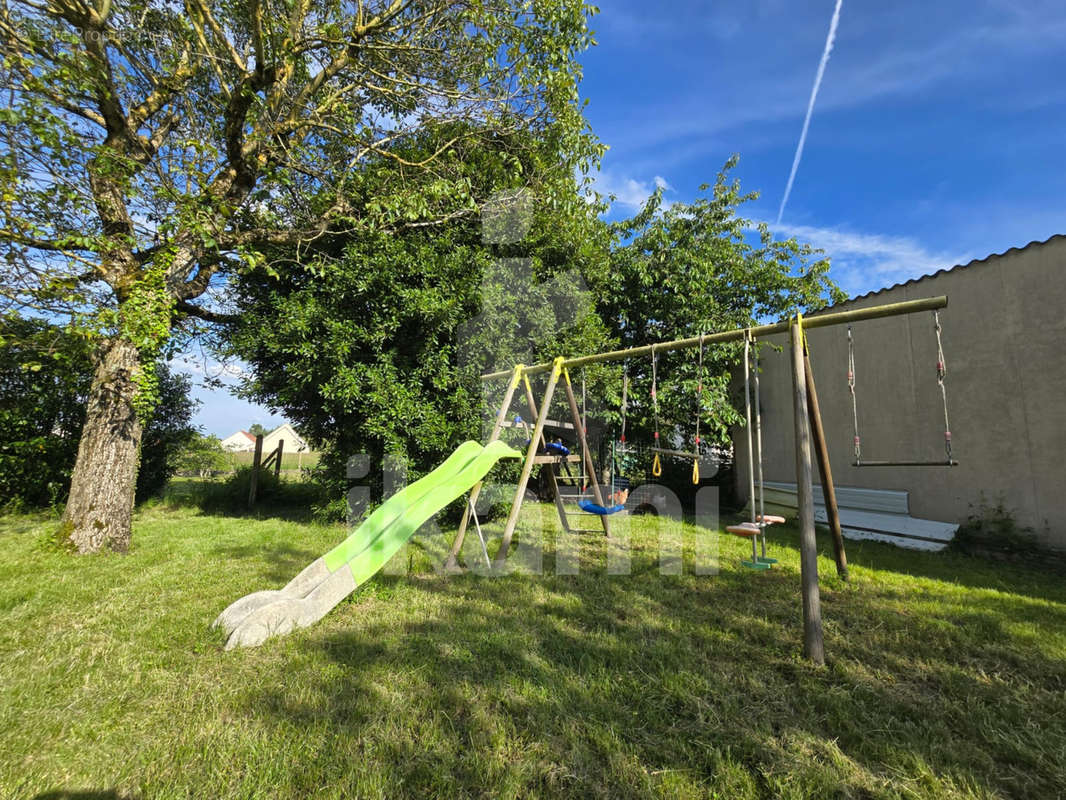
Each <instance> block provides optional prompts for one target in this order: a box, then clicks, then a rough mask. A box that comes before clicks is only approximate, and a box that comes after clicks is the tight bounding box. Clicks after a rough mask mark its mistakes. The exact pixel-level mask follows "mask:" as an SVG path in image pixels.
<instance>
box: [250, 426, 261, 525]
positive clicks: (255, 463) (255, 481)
mask: <svg viewBox="0 0 1066 800" xmlns="http://www.w3.org/2000/svg"><path fill="white" fill-rule="evenodd" d="M262 461H263V435H262V434H259V435H258V436H256V437H255V455H253V456H252V474H251V476H249V479H248V508H252V507H253V506H254V505H255V491H256V489H258V488H259V465H260V464H261V463H262Z"/></svg>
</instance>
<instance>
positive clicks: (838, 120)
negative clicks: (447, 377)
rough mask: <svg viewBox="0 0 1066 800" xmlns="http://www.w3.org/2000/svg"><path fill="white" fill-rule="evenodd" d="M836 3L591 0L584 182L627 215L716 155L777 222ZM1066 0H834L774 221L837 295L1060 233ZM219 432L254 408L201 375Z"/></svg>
mask: <svg viewBox="0 0 1066 800" xmlns="http://www.w3.org/2000/svg"><path fill="white" fill-rule="evenodd" d="M833 7H834V0H817V2H815V1H814V0H733V1H731V2H695V1H694V0H674V1H673V2H670V3H665V2H652V3H649V2H647V0H644V2H635V0H624V1H623V0H601V2H600V8H601V13H600V15H599V16H598V17H596V19H595V20H594V22H593V27H594V29H595V30H596V38H597V40H598V42H599V45H598V46H597V47H596V48H594V49H593V50H592V51H590V52H589V53H587V54H586V55H585V56H584V57H583V58H582V62H583V64H584V68H585V79H584V82H583V84H582V93H583V95H584V96H585V97H587V98H588V99H589V100H590V103H589V106H588V109H587V115H588V118H589V120H590V122H591V123H592V126H593V129H594V130H595V132H596V134H597V135H598V136H599V137H600V139H601V140H602V141H603V142H604V143H606V144H607V145H609V147H610V150H609V151H608V153H607V155H606V157H605V158H604V160H603V170H602V171H601V173H600V174H599V176H598V178H597V187H598V188H599V189H600V191H604V192H610V193H613V194H615V195H617V197H618V201H617V203H616V206H615V207H614V208H613V209H612V212H611V216H613V217H616V216H625V215H628V214H629V213H632V211H634V210H635V209H636V207H637V206H638V205H639V203H640V202H642V201H643V199H644V198H646V197H647V195H648V194H649V193H650V192H651V191H652V190H653V189H654V187H655V185H656V183H657V182H660V183H663V184H664V185H665V186H666V187H667V188H666V194H665V196H666V199H667V200H668V201H689V200H692V199H693V198H694V197H695V196H696V192H697V188H698V187H699V185H700V184H701V183H705V182H710V181H713V179H714V175H715V174H716V173H717V171H718V170H719V169H720V168H721V165H722V163H723V162H724V161H725V160H726V158H728V157H729V155H730V154H731V153H739V154H740V157H741V161H740V165H739V167H738V168H737V170H736V171H735V173H734V174H735V175H736V177H738V178H740V180H741V184H742V186H743V187H744V188H745V189H747V190H756V191H759V192H760V193H761V197H760V199H759V200H758V201H757V202H755V203H754V204H751V205H749V206H748V207H747V214H748V215H749V216H751V217H753V218H756V219H761V220H765V221H767V222H771V223H772V222H774V221H775V220H776V218H777V213H778V206H779V204H780V202H781V198H782V195H783V193H784V190H785V184H786V181H787V179H788V174H789V170H790V168H791V166H792V160H793V156H794V153H795V149H796V144H797V141H798V139H799V135H800V129H801V127H802V124H803V118H804V114H805V112H806V109H807V102H808V99H809V97H810V92H811V85H812V82H813V80H814V75H815V70H816V68H817V66H818V62H819V59H820V58H821V55H822V51H823V48H824V46H825V41H826V34H827V32H828V28H829V20H830V16H831V15H832V12H833ZM1064 188H1066V3H1064V2H1062V0H1054V1H1052V0H1011V1H1010V2H1008V1H1007V0H967V2H962V1H961V0H949V1H948V2H937V3H931V2H929V0H925V1H924V2H914V1H913V0H893V2H891V3H870V2H865V3H859V2H849V0H844V2H843V8H842V11H841V16H840V23H839V28H838V30H837V36H836V41H835V46H834V49H833V51H832V54H831V57H830V59H829V63H828V66H827V69H826V72H825V77H824V80H823V82H822V85H821V89H820V92H819V95H818V100H817V103H816V105H815V108H814V114H813V117H812V120H811V124H810V130H809V133H808V137H807V142H806V147H805V149H804V153H803V159H802V162H801V164H800V166H799V171H798V173H797V176H796V180H795V184H794V186H793V189H792V194H791V197H790V199H789V202H788V206H787V207H786V209H785V212H784V216H783V218H782V224H781V226H780V228H778V229H777V230H779V232H780V233H782V234H783V235H796V236H798V237H799V238H801V239H804V240H806V241H810V242H812V243H813V244H815V245H817V246H820V247H822V248H824V249H825V250H826V252H827V254H828V255H829V256H830V257H831V258H832V263H833V271H832V274H833V276H834V277H835V278H836V280H837V281H838V282H839V283H840V284H841V286H843V287H844V289H845V290H846V291H848V292H849V293H851V294H857V293H862V292H865V291H869V290H872V289H878V288H881V287H883V286H887V285H891V284H892V283H896V282H898V281H901V280H906V279H908V278H913V277H916V276H918V275H923V274H927V273H930V272H934V271H936V270H937V269H940V268H942V267H948V266H952V265H954V264H957V263H960V262H964V261H968V260H970V259H972V258H980V257H983V256H985V255H988V254H989V253H993V252H1002V251H1003V250H1006V249H1008V248H1010V247H1015V246H1021V245H1024V244H1026V243H1028V242H1030V241H1032V240H1035V239H1046V238H1047V237H1049V236H1051V235H1053V234H1055V233H1066V192H1064ZM197 394H198V396H200V397H201V399H203V400H205V403H204V405H203V407H202V408H201V410H200V412H199V415H198V417H197V422H198V424H200V425H202V426H204V428H205V429H206V430H207V431H208V432H210V433H217V434H220V435H226V434H229V433H231V432H232V431H234V430H236V429H237V428H239V427H247V426H248V425H250V424H252V423H253V422H260V423H262V424H265V425H268V426H269V425H272V424H279V423H280V421H281V420H280V418H278V417H275V416H272V415H271V414H270V413H269V412H268V411H267V410H265V409H261V408H258V407H256V406H253V405H251V404H248V403H245V402H243V401H241V400H238V399H236V398H233V397H231V396H229V395H227V394H226V393H225V391H220V390H216V391H211V392H208V391H207V390H204V389H200V390H198V391H197Z"/></svg>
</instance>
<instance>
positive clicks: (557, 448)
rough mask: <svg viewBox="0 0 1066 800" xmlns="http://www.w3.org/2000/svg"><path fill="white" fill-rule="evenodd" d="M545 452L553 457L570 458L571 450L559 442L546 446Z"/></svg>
mask: <svg viewBox="0 0 1066 800" xmlns="http://www.w3.org/2000/svg"><path fill="white" fill-rule="evenodd" d="M544 450H545V452H547V453H550V454H551V455H553V456H568V455H570V448H569V447H567V446H566V445H565V444H560V443H559V442H548V443H547V444H546V445H544Z"/></svg>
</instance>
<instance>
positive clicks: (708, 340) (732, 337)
mask: <svg viewBox="0 0 1066 800" xmlns="http://www.w3.org/2000/svg"><path fill="white" fill-rule="evenodd" d="M947 304H948V298H947V297H946V296H944V295H940V296H938V297H926V298H923V299H921V300H906V301H904V302H902V303H889V304H888V305H883V306H871V307H869V308H855V309H851V310H849V311H834V312H826V313H817V314H815V315H813V316H810V317H804V318H803V329H804V330H811V329H813V328H828V327H830V326H832V325H847V324H848V323H851V322H865V321H866V320H871V319H881V318H883V317H896V316H899V315H901V314H917V313H919V312H922V311H936V310H937V309H940V308H944V307H946V306H947ZM788 326H789V321H788V320H785V321H783V322H774V323H772V324H770V325H755V326H753V327H751V328H734V329H732V330H728V331H717V332H715V333H705V334H703V335H702V336H693V337H692V338H690V339H676V340H674V341H672V342H657V343H656V344H648V345H644V346H643V347H630V348H629V349H628V350H612V351H610V352H608V353H594V354H592V355H588V356H578V357H576V358H570V359H567V360H566V361H564V362H563V367H564V368H566V369H574V368H575V367H583V366H585V365H586V364H599V363H602V362H604V361H624V360H626V359H630V358H640V357H641V356H650V355H651V354H652V353H668V352H670V351H672V350H687V349H691V348H693V347H699V346H700V343H701V342H702V343H703V344H704V345H708V344H722V343H724V342H738V341H741V340H743V338H744V336H745V333H746V332H747V331H750V332H751V335H752V336H753V337H755V338H756V339H760V338H762V337H764V336H773V335H774V334H777V333H788ZM551 368H552V362H545V363H543V364H535V365H533V366H531V367H525V368H524V369H523V370H522V372H523V374H525V375H538V374H540V373H542V372H550V371H551ZM513 374H514V369H513V368H512V369H507V370H501V371H500V372H490V373H487V374H485V375H482V376H481V380H483V381H493V380H499V379H500V378H509V377H511V376H512V375H513Z"/></svg>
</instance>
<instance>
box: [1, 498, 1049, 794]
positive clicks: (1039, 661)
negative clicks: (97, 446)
mask: <svg viewBox="0 0 1066 800" xmlns="http://www.w3.org/2000/svg"><path fill="white" fill-rule="evenodd" d="M536 511H537V508H536V507H532V508H531V509H530V510H528V511H527V518H526V520H524V522H525V523H526V524H527V525H528V524H529V520H530V519H531V518H532V515H533V514H534V513H535V512H536ZM616 524H617V528H616V529H617V531H618V532H619V533H626V532H628V534H629V535H630V537H631V540H632V545H633V548H632V566H633V571H632V574H630V575H626V576H613V575H606V574H605V569H604V561H605V559H604V545H603V541H602V539H600V538H597V537H592V536H590V537H588V538H586V539H585V540H584V544H585V547H584V549H583V552H582V564H581V572H580V574H579V575H577V576H554V575H553V574H552V573H553V571H554V570H553V566H554V552H553V549H552V547H551V543H550V542H549V543H548V545H549V546H548V547H546V548H545V552H544V565H545V567H546V570H545V574H544V575H535V574H528V573H526V572H522V571H519V572H516V573H514V574H511V575H509V576H506V577H497V578H489V577H483V576H478V575H474V574H467V575H463V576H459V577H444V576H439V575H436V574H434V573H433V572H432V571H424V572H421V573H419V574H413V575H411V576H409V577H386V576H379V577H378V578H376V579H375V580H374V581H372V582H371V583H370V584H369V585H368V586H367V587H366V588H365V589H363V590H362V591H360V592H358V593H357V594H356V595H355V596H353V597H352V598H351V599H350V600H349V601H347V602H345V603H343V604H342V605H341V606H340V607H339V608H337V609H336V610H335V611H334V612H333V613H332V614H330V615H329V616H328V617H327V618H326V619H325V620H323V621H322V622H321V623H319V624H318V625H316V626H314V627H313V628H310V629H307V630H304V631H300V632H297V633H295V634H293V635H291V636H289V637H286V638H284V639H278V640H273V641H271V642H268V643H267V644H266V645H264V646H263V647H261V648H259V649H256V650H243V651H235V652H229V653H227V652H223V651H222V649H221V645H222V640H221V635H220V634H219V633H217V632H215V631H211V630H209V628H208V626H209V624H210V622H211V620H212V619H213V618H214V616H215V615H216V614H217V613H218V612H219V611H220V610H221V609H223V608H224V607H225V606H226V605H228V604H229V603H230V602H231V601H232V600H234V599H236V598H237V597H240V596H241V595H243V594H245V593H247V592H250V591H253V590H255V589H260V588H271V587H277V586H280V585H282V584H283V583H285V582H286V581H287V580H288V579H289V578H290V577H291V576H293V575H294V574H295V573H296V572H297V571H298V570H299V569H301V568H302V567H303V566H304V565H306V564H307V563H308V562H309V561H311V560H312V559H313V558H315V557H316V556H317V555H319V554H321V553H322V552H324V551H325V550H326V549H327V548H328V547H329V546H330V545H332V544H333V543H335V542H336V541H338V540H339V539H340V538H341V537H342V536H343V535H344V531H343V529H342V528H340V527H327V526H310V525H302V524H297V523H293V522H286V521H281V520H277V519H251V518H232V517H230V518H224V517H211V516H200V515H198V513H197V512H195V511H193V510H189V509H167V508H165V507H156V508H152V509H148V510H145V511H142V512H141V513H140V514H139V515H138V517H137V522H136V528H135V538H134V541H135V547H134V549H133V551H132V552H131V553H130V554H129V555H128V556H125V557H120V556H110V555H109V556H100V557H73V556H69V555H66V554H63V553H60V552H57V551H55V550H54V549H50V547H49V546H48V545H47V544H45V543H44V542H45V539H46V534H47V531H48V530H49V529H51V528H53V527H54V525H55V523H54V522H51V521H48V520H45V519H43V518H34V517H27V516H20V517H6V518H3V519H0V612H2V616H0V619H2V621H3V625H2V626H0V685H2V697H3V702H2V705H0V730H2V731H3V735H2V737H0V796H2V797H4V798H8V797H27V798H30V797H36V796H40V797H49V798H72V797H84V798H116V797H117V798H157V797H165V798H172V797H173V798H179V797H180V798H253V797H254V798H290V797H315V798H356V797H382V798H385V797H387V798H397V797H412V798H437V797H442V798H451V797H484V798H507V797H551V798H555V797H575V798H586V797H603V798H619V797H722V798H747V797H796V798H807V797H815V798H830V797H863V798H866V797H1019V798H1020V797H1028V798H1051V797H1056V796H1062V794H1063V792H1064V791H1066V763H1064V755H1066V582H1064V581H1063V579H1062V577H1061V576H1056V575H1053V574H1050V573H1046V574H1045V573H1038V572H1032V571H1023V570H1021V569H1019V568H1016V567H1008V566H1001V565H997V564H993V563H989V562H983V561H978V560H974V559H970V558H967V557H964V556H960V555H955V554H951V553H947V554H939V555H931V554H920V553H912V552H906V551H900V550H895V549H893V548H890V547H887V546H883V545H876V544H861V545H860V544H858V543H851V544H850V551H849V556H850V560H851V563H852V581H851V582H850V584H844V583H841V582H840V581H838V580H837V578H836V577H835V574H834V572H833V567H832V561H831V559H830V558H829V557H828V551H827V550H825V548H827V547H828V544H827V543H826V542H825V541H821V542H820V544H821V545H822V546H823V550H825V551H824V552H823V554H822V558H820V560H819V568H820V570H821V572H822V576H823V581H822V602H823V610H824V615H825V629H826V652H827V658H828V664H827V666H826V667H825V668H816V667H813V666H811V665H809V664H807V663H806V662H804V661H803V660H802V659H801V658H800V657H799V649H800V635H801V617H800V605H799V594H798V589H799V566H798V564H799V561H798V551H797V550H796V548H795V535H794V532H792V531H789V530H784V531H782V532H781V533H780V534H779V535H777V536H776V537H775V538H774V540H773V541H772V545H773V550H774V554H776V555H777V556H778V557H779V558H780V559H781V564H780V565H779V566H778V568H776V569H774V570H773V571H772V572H769V573H751V572H748V571H744V570H742V569H740V567H739V566H738V564H737V561H738V558H739V556H740V555H741V553H742V552H743V550H744V543H743V542H741V541H738V540H734V539H731V538H726V537H723V538H721V540H720V548H721V559H720V563H721V570H720V573H719V574H718V575H714V576H696V575H693V574H691V572H686V574H684V575H682V576H671V575H661V574H660V572H659V569H658V564H657V560H656V559H657V556H656V552H657V550H656V546H655V542H656V533H655V529H654V520H653V519H651V520H649V519H648V518H633V519H629V520H618V522H617V523H616ZM490 527H491V526H490ZM524 530H526V531H528V527H527V528H525V529H524ZM520 535H521V533H520ZM686 535H687V537H688V540H689V541H690V542H691V541H695V540H696V538H697V537H703V538H704V540H705V539H706V537H710V536H715V534H714V533H712V532H709V531H706V530H703V529H699V528H695V527H688V528H687V529H686ZM410 558H411V560H412V561H414V562H415V563H416V564H418V563H422V562H424V561H426V558H425V557H424V556H418V555H417V554H416V555H415V556H411V557H410ZM79 792H85V793H86V794H84V795H83V794H78V793H79Z"/></svg>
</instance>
